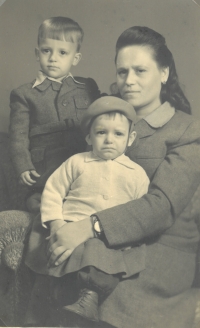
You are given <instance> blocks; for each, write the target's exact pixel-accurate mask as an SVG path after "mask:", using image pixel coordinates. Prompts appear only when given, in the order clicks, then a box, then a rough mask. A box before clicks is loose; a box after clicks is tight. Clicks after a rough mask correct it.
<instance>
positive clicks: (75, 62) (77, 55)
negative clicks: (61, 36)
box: [73, 52, 82, 66]
mask: <svg viewBox="0 0 200 328" xmlns="http://www.w3.org/2000/svg"><path fill="white" fill-rule="evenodd" d="M81 58H82V54H81V53H80V52H77V53H76V54H75V56H74V60H73V66H76V65H77V64H78V63H79V62H80V60H81Z"/></svg>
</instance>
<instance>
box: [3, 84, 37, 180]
mask: <svg viewBox="0 0 200 328" xmlns="http://www.w3.org/2000/svg"><path fill="white" fill-rule="evenodd" d="M10 108H11V112H10V127H9V133H10V152H11V158H12V162H13V165H14V168H15V171H16V173H17V176H20V174H21V173H22V172H25V171H28V170H34V169H35V168H34V165H33V163H32V161H31V154H30V152H29V124H30V109H29V106H28V103H27V101H26V99H25V96H24V95H23V93H22V92H21V90H20V89H16V90H13V91H12V92H11V95H10Z"/></svg>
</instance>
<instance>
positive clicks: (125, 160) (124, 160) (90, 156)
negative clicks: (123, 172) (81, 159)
mask: <svg viewBox="0 0 200 328" xmlns="http://www.w3.org/2000/svg"><path fill="white" fill-rule="evenodd" d="M94 161H99V162H107V160H105V159H102V158H100V157H98V156H97V155H95V154H94V153H93V152H92V151H90V152H87V153H85V163H89V162H94ZM112 161H114V162H117V163H119V164H121V165H123V166H126V167H127V168H129V169H133V170H134V169H135V163H134V162H133V161H131V160H130V159H129V157H127V156H125V155H124V154H122V155H120V156H119V157H117V158H115V159H113V160H112Z"/></svg>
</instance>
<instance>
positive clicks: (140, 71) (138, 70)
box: [137, 68, 146, 74]
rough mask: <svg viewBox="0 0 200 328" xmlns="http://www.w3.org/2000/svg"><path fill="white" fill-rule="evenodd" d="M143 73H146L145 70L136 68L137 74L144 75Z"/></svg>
mask: <svg viewBox="0 0 200 328" xmlns="http://www.w3.org/2000/svg"><path fill="white" fill-rule="evenodd" d="M144 72H146V70H145V69H143V68H138V69H137V73H139V74H141V73H144Z"/></svg>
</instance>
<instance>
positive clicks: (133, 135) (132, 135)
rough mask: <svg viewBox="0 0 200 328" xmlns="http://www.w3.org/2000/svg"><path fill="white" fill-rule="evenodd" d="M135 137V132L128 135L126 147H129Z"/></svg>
mask: <svg viewBox="0 0 200 328" xmlns="http://www.w3.org/2000/svg"><path fill="white" fill-rule="evenodd" d="M136 136H137V132H136V131H132V132H131V133H130V135H129V139H128V147H130V146H131V145H132V143H133V141H134V140H135V138H136Z"/></svg>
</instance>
